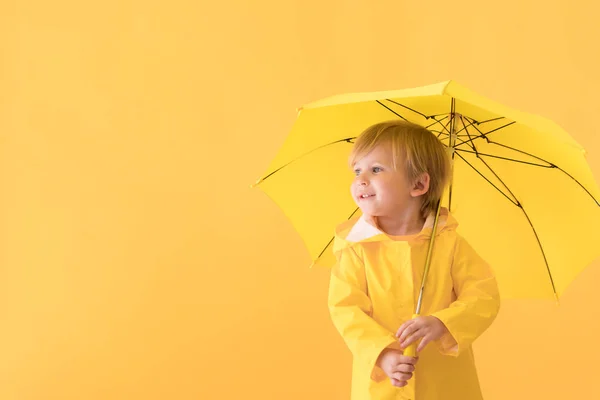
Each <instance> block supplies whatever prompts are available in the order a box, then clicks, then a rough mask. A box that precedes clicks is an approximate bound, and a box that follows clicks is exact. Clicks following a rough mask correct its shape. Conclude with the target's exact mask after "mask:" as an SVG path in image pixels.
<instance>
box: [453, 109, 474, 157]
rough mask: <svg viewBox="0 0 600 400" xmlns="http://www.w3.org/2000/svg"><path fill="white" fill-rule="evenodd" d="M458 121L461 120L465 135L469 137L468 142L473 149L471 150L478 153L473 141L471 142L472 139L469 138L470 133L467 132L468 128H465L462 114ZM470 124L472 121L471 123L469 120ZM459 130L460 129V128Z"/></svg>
mask: <svg viewBox="0 0 600 400" xmlns="http://www.w3.org/2000/svg"><path fill="white" fill-rule="evenodd" d="M460 121H461V122H462V124H463V129H464V130H465V132H467V136H468V137H469V139H470V142H469V144H470V146H471V148H472V149H473V151H474V152H475V154H479V153H478V151H477V148H476V147H475V143H473V139H471V134H470V133H469V130H468V129H467V125H465V121H464V119H463V116H462V115H461V116H460ZM467 121H468V119H467ZM470 124H471V125H473V123H472V122H470ZM461 131H462V129H461ZM459 132H460V131H459ZM457 133H458V132H457ZM456 150H458V149H456Z"/></svg>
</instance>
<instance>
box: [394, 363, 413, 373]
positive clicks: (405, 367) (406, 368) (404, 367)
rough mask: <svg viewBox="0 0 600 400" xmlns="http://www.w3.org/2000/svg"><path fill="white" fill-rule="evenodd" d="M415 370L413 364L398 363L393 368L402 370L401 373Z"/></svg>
mask: <svg viewBox="0 0 600 400" xmlns="http://www.w3.org/2000/svg"><path fill="white" fill-rule="evenodd" d="M414 370H415V366H414V365H413V364H398V365H397V366H396V368H394V369H393V370H392V371H393V372H402V373H412V372H414Z"/></svg>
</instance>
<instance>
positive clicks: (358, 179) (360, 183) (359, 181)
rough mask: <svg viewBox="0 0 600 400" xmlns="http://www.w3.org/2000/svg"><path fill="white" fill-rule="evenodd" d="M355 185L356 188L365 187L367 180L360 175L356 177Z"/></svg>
mask: <svg viewBox="0 0 600 400" xmlns="http://www.w3.org/2000/svg"><path fill="white" fill-rule="evenodd" d="M356 184H357V185H358V186H367V179H366V178H365V175H364V174H360V175H357V176H356Z"/></svg>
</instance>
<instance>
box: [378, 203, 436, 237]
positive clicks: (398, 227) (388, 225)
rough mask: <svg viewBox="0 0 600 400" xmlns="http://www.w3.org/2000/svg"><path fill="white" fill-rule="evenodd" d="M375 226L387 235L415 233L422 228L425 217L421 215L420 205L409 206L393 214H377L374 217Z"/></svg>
mask: <svg viewBox="0 0 600 400" xmlns="http://www.w3.org/2000/svg"><path fill="white" fill-rule="evenodd" d="M374 219H375V222H376V224H377V227H378V228H379V229H380V230H382V231H383V232H385V233H387V234H388V235H393V236H408V235H415V234H417V233H419V232H421V230H422V229H423V225H425V218H424V217H423V216H422V215H421V209H420V206H419V207H417V208H416V209H415V208H412V207H409V208H408V209H405V210H403V211H402V212H400V213H398V214H396V215H393V216H383V215H382V216H377V217H375V218H374Z"/></svg>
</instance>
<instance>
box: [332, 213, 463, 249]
mask: <svg viewBox="0 0 600 400" xmlns="http://www.w3.org/2000/svg"><path fill="white" fill-rule="evenodd" d="M434 222H435V213H433V212H432V213H430V214H429V215H428V216H427V218H426V219H425V224H424V225H423V229H421V232H419V233H418V234H416V235H415V236H414V237H413V238H412V239H411V240H414V241H419V240H429V238H430V237H431V233H432V231H433V224H434ZM457 226H458V221H456V219H455V218H454V217H453V216H452V215H451V214H450V213H449V212H448V209H447V208H445V207H442V209H441V210H440V217H439V220H438V226H437V232H436V235H439V234H440V233H442V232H443V231H446V230H454V229H456V227H457ZM392 240H393V239H392V238H391V237H390V236H389V235H387V234H386V233H385V232H383V231H381V230H380V229H378V228H377V227H376V226H374V225H373V224H372V223H371V222H369V221H368V220H367V219H366V218H365V216H364V215H361V216H359V217H354V218H352V219H350V220H348V221H346V222H344V223H342V224H340V225H338V227H337V229H336V232H335V243H334V247H333V251H334V252H337V251H339V250H341V249H343V248H345V247H351V246H353V245H355V244H357V243H365V242H378V241H392Z"/></svg>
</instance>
